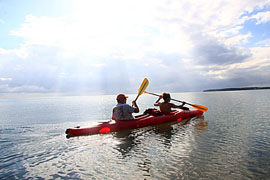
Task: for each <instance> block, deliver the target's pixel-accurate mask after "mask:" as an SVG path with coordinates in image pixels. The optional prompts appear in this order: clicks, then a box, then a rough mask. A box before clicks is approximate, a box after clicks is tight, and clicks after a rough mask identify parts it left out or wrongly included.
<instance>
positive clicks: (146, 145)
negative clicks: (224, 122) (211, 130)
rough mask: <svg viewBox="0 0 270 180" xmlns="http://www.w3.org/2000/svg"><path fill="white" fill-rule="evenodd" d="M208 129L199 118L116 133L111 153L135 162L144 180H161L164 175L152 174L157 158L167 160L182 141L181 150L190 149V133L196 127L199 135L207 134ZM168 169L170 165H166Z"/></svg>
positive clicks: (201, 118)
mask: <svg viewBox="0 0 270 180" xmlns="http://www.w3.org/2000/svg"><path fill="white" fill-rule="evenodd" d="M190 123H191V124H190ZM189 124H190V126H189ZM207 125H208V124H207V122H205V121H204V117H203V116H200V117H198V118H196V119H192V120H191V121H190V119H186V120H183V121H182V122H181V123H167V124H162V125H157V126H153V127H146V128H140V129H135V130H125V131H120V132H115V133H113V138H114V139H115V141H117V143H116V144H115V147H114V149H116V150H117V151H118V152H119V153H120V156H118V157H119V158H120V159H126V160H127V161H129V162H130V161H132V160H136V162H134V163H136V164H137V167H138V170H140V171H141V172H142V174H143V176H144V177H145V178H146V177H154V176H156V177H159V178H161V177H163V176H164V172H162V173H160V172H156V173H155V174H153V172H155V171H156V170H155V169H154V168H156V167H155V165H156V164H159V163H158V162H157V160H158V159H159V158H157V157H163V158H166V156H170V153H171V151H172V150H171V148H172V147H173V146H175V145H177V144H178V141H181V144H182V145H183V147H185V146H186V147H187V146H189V145H190V144H189V138H190V135H191V134H190V133H191V131H192V129H193V128H194V127H195V128H196V129H198V130H199V131H201V132H202V131H206V130H207V128H206V127H207ZM179 135H180V136H179ZM178 137H182V139H178ZM185 140H186V141H185ZM178 145H179V144H178ZM181 151H182V152H184V151H188V148H186V149H185V148H182V149H181ZM186 153H187V152H186ZM186 156H187V155H185V157H186ZM137 158H138V159H137ZM178 158H179V157H178ZM172 164H173V163H172ZM167 166H171V165H170V164H167Z"/></svg>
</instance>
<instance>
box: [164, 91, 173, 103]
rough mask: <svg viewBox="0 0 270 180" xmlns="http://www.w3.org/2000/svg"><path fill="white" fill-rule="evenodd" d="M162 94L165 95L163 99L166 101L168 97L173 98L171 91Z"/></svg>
mask: <svg viewBox="0 0 270 180" xmlns="http://www.w3.org/2000/svg"><path fill="white" fill-rule="evenodd" d="M162 96H163V100H164V101H165V100H166V99H168V98H171V95H170V94H169V93H167V92H163V93H162Z"/></svg>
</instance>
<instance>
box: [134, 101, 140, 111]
mask: <svg viewBox="0 0 270 180" xmlns="http://www.w3.org/2000/svg"><path fill="white" fill-rule="evenodd" d="M132 106H134V107H135V110H134V112H135V113H138V112H140V109H139V107H138V105H137V103H136V101H132Z"/></svg>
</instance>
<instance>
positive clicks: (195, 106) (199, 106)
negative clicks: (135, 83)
mask: <svg viewBox="0 0 270 180" xmlns="http://www.w3.org/2000/svg"><path fill="white" fill-rule="evenodd" d="M144 93H147V94H151V95H154V96H160V95H158V94H154V93H150V92H146V91H144ZM171 100H173V101H176V102H180V103H183V102H184V101H179V100H177V99H171ZM186 104H188V105H190V106H192V107H194V108H195V109H198V110H200V111H202V112H206V111H207V110H208V108H207V107H205V106H201V105H198V104H190V103H187V102H186Z"/></svg>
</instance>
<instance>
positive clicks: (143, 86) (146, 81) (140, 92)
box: [134, 78, 149, 102]
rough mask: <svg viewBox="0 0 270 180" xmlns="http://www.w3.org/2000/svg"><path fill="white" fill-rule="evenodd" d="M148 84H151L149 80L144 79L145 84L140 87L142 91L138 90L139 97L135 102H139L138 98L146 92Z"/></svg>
mask: <svg viewBox="0 0 270 180" xmlns="http://www.w3.org/2000/svg"><path fill="white" fill-rule="evenodd" d="M148 84H149V81H148V79H147V78H144V80H143V82H142V84H141V86H140V89H139V90H138V95H137V97H136V99H135V100H134V101H135V102H136V101H137V99H138V97H139V96H140V95H142V93H143V92H145V91H144V90H145V89H146V88H147V86H148Z"/></svg>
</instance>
